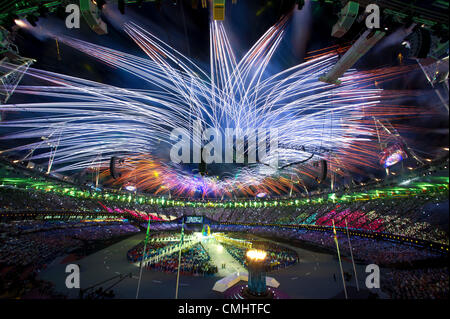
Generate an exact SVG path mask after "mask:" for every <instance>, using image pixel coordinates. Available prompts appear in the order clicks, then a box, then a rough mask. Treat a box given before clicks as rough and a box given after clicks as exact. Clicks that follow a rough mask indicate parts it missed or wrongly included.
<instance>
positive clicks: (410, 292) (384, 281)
mask: <svg viewBox="0 0 450 319" xmlns="http://www.w3.org/2000/svg"><path fill="white" fill-rule="evenodd" d="M380 281H381V286H382V287H381V288H382V289H383V290H384V291H386V292H387V293H388V294H389V295H390V296H391V298H393V299H446V298H448V292H449V273H448V268H447V267H444V268H438V269H436V268H426V269H414V270H396V269H393V270H391V271H390V272H388V273H387V274H385V275H382V276H381V280H380Z"/></svg>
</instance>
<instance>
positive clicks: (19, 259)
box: [0, 221, 139, 296]
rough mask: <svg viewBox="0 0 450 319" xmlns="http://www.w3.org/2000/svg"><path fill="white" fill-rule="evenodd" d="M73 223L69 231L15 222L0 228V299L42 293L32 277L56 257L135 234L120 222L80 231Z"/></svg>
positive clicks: (87, 225) (52, 225) (47, 224)
mask: <svg viewBox="0 0 450 319" xmlns="http://www.w3.org/2000/svg"><path fill="white" fill-rule="evenodd" d="M77 223H78V222H72V223H68V225H65V226H70V227H62V228H61V226H62V223H61V222H42V221H36V222H32V221H23V222H19V221H16V222H14V223H10V224H5V223H3V224H1V228H0V229H1V230H2V234H3V236H2V237H1V238H0V295H2V294H4V293H7V292H8V293H11V292H12V291H14V292H15V294H16V295H19V296H23V295H25V294H26V293H29V292H30V291H31V290H34V291H35V292H36V290H37V291H38V293H44V292H45V291H46V290H45V289H46V288H45V287H47V286H42V282H41V281H39V280H37V279H36V275H37V274H38V273H39V272H40V271H42V270H43V269H45V268H46V267H47V265H48V264H49V263H51V262H52V261H53V260H55V259H56V258H57V257H59V256H64V255H69V254H72V253H75V252H77V251H79V250H80V248H82V247H84V243H85V242H97V241H102V240H107V239H111V238H116V237H120V236H124V235H129V234H133V233H136V232H139V229H138V228H136V227H135V226H133V225H131V224H129V223H124V222H117V221H116V222H109V223H104V224H101V223H100V222H97V223H94V224H90V223H83V225H82V226H83V227H75V226H76V225H77ZM30 230H31V231H32V232H30ZM27 231H28V232H27ZM30 285H31V286H30ZM36 285H37V286H36ZM41 286H42V287H41ZM47 290H48V289H47Z"/></svg>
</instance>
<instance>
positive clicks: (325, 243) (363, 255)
mask: <svg viewBox="0 0 450 319" xmlns="http://www.w3.org/2000/svg"><path fill="white" fill-rule="evenodd" d="M213 230H214V231H218V232H230V231H231V232H247V233H251V234H256V235H260V236H267V237H271V238H281V239H284V240H286V241H289V242H292V241H300V242H306V243H308V244H311V245H315V246H317V247H319V248H321V249H327V250H329V251H331V252H335V251H336V244H335V242H334V238H333V233H331V232H319V231H311V230H304V229H284V230H283V231H282V232H280V230H279V228H277V227H272V226H258V227H256V226H244V225H214V226H213ZM337 238H338V241H339V248H340V251H341V254H343V255H348V256H350V249H349V244H348V239H347V236H346V235H345V234H341V233H338V234H337ZM350 240H351V245H352V251H353V256H354V257H355V259H358V260H360V261H364V262H365V263H375V264H378V265H390V264H393V263H397V264H398V263H412V262H415V261H418V260H426V259H435V258H440V257H442V255H441V254H440V253H438V252H433V251H430V250H427V249H422V248H418V247H414V246H411V245H407V244H404V243H398V242H390V241H389V242H388V241H379V240H374V239H371V238H366V237H359V236H352V237H351V238H350Z"/></svg>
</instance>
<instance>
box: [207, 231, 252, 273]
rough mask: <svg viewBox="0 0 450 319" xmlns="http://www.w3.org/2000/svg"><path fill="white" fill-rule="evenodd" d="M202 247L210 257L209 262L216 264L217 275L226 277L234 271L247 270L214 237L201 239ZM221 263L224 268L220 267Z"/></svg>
mask: <svg viewBox="0 0 450 319" xmlns="http://www.w3.org/2000/svg"><path fill="white" fill-rule="evenodd" d="M202 245H203V247H205V249H206V251H207V252H208V254H209V256H210V257H211V263H213V264H214V265H215V266H217V270H218V273H217V276H218V277H226V276H228V275H231V274H234V273H236V272H246V271H247V270H246V269H245V268H244V267H243V266H242V265H241V264H240V263H239V262H238V261H237V260H236V259H234V258H233V256H231V255H230V254H229V253H228V251H227V250H226V249H225V248H223V246H222V245H221V244H220V243H219V242H217V240H215V239H214V238H209V239H207V240H204V241H202ZM222 264H225V268H222Z"/></svg>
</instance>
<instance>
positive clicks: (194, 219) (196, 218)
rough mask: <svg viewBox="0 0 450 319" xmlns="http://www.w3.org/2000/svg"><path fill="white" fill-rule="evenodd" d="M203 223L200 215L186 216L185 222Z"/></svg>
mask: <svg viewBox="0 0 450 319" xmlns="http://www.w3.org/2000/svg"><path fill="white" fill-rule="evenodd" d="M201 223H203V217H202V216H186V224H201Z"/></svg>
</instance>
